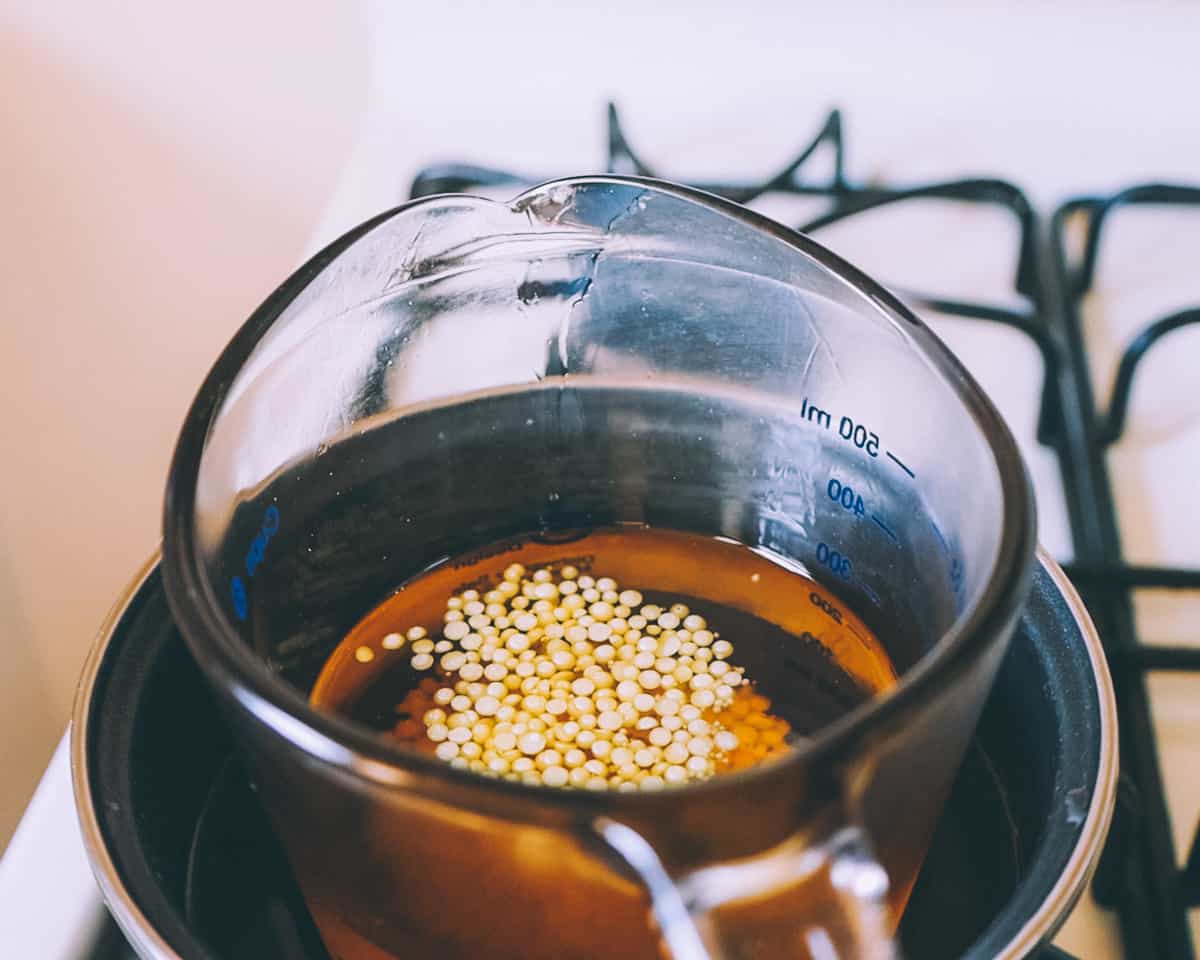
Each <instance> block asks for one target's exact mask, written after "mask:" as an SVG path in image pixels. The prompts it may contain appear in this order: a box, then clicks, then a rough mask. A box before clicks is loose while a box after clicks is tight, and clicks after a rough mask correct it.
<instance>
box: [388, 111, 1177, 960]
mask: <svg viewBox="0 0 1200 960" xmlns="http://www.w3.org/2000/svg"><path fill="white" fill-rule="evenodd" d="M823 152H824V153H827V154H831V155H832V172H831V173H829V174H827V175H825V176H823V177H819V178H813V177H811V176H806V173H807V172H808V171H809V170H810V168H811V166H812V164H811V163H810V161H811V160H812V158H814V157H815V156H817V155H818V154H820V153H823ZM845 170H846V166H845V142H844V139H843V132H842V117H841V114H840V113H839V111H837V110H834V111H832V112H831V113H830V114H829V116H828V117H827V118H826V120H825V123H824V125H823V126H822V127H821V129H820V131H819V132H818V133H817V135H816V136H815V137H814V138H813V140H812V141H811V142H810V143H809V144H808V145H807V146H806V147H805V148H804V149H803V150H802V151H801V152H800V154H799V156H797V157H796V159H795V160H793V161H792V162H791V163H789V164H788V165H787V166H785V167H784V168H783V169H782V170H780V171H779V173H777V174H776V175H775V176H772V177H769V178H768V179H766V180H765V181H762V182H760V183H734V182H699V183H693V184H692V185H693V186H695V187H698V188H699V189H702V190H706V191H709V192H711V193H715V194H719V195H720V196H723V197H726V198H728V199H730V200H735V201H737V202H739V203H749V202H751V201H754V200H757V199H759V198H761V197H764V196H766V195H768V194H792V195H798V196H805V197H818V198H827V199H828V208H827V210H826V211H825V212H824V213H823V214H822V215H820V216H818V217H816V218H815V219H809V220H807V221H806V222H803V223H798V224H794V226H795V227H796V229H798V230H800V231H801V232H804V233H817V234H819V231H820V229H821V228H822V227H826V226H829V225H831V224H833V223H836V222H838V221H842V220H845V219H847V218H850V217H854V216H855V215H856V214H860V213H864V212H866V211H868V210H872V209H875V208H878V207H882V206H885V205H888V204H901V203H905V202H906V201H913V200H922V199H930V198H934V199H939V200H945V201H954V202H960V203H963V204H974V205H985V206H992V207H996V208H1000V209H1002V210H1004V211H1007V212H1008V213H1010V214H1011V215H1012V217H1013V218H1015V220H1016V224H1017V228H1018V238H1019V239H1018V250H1017V260H1016V264H1017V268H1016V274H1015V276H1014V277H1013V278H1012V292H1013V293H1014V294H1016V296H1017V298H1018V299H1019V301H1020V304H1021V305H1020V306H1019V307H1017V308H1013V307H1012V306H1009V305H998V304H995V303H986V302H974V301H965V300H950V299H945V298H942V297H937V296H930V295H924V294H922V293H920V292H915V293H914V292H908V291H903V295H904V296H905V299H907V300H908V302H909V303H911V304H913V305H914V307H915V308H916V309H917V310H918V311H920V310H922V309H924V310H928V311H932V312H936V313H939V314H943V315H948V316H952V317H959V318H963V319H967V320H982V321H986V322H990V323H999V324H1003V325H1005V326H1007V327H1011V328H1013V329H1015V330H1018V331H1020V332H1021V333H1023V334H1025V335H1026V336H1027V337H1029V339H1030V340H1031V341H1032V342H1033V344H1034V345H1035V346H1036V348H1037V350H1038V353H1039V355H1040V357H1041V361H1042V369H1043V380H1042V385H1041V399H1040V407H1039V415H1038V424H1037V439H1038V441H1039V442H1040V443H1041V444H1043V445H1044V446H1046V447H1049V448H1050V449H1052V450H1053V451H1054V452H1055V453H1056V454H1057V459H1058V465H1059V470H1060V473H1061V479H1062V484H1063V492H1064V497H1065V500H1066V505H1067V511H1068V515H1069V518H1070V525H1071V533H1072V536H1073V539H1074V549H1075V562H1074V563H1073V564H1071V565H1070V566H1069V567H1068V573H1069V574H1070V575H1071V577H1072V578H1073V579H1074V581H1075V583H1076V584H1077V586H1078V587H1079V589H1080V592H1081V594H1082V596H1083V598H1084V600H1085V602H1086V603H1087V606H1088V608H1089V610H1090V611H1091V613H1092V616H1093V617H1094V619H1095V621H1096V625H1097V627H1098V629H1099V632H1100V635H1101V637H1102V638H1103V639H1104V644H1105V649H1106V650H1107V653H1108V658H1109V664H1110V667H1111V669H1112V673H1113V680H1114V684H1115V687H1116V694H1117V703H1118V709H1119V716H1120V735H1121V757H1122V777H1121V784H1120V790H1119V794H1118V809H1117V813H1116V816H1115V818H1114V822H1113V828H1112V832H1111V835H1110V839H1109V843H1108V847H1107V849H1106V851H1105V855H1104V858H1103V859H1102V861H1101V867H1100V870H1099V871H1098V873H1097V876H1096V880H1095V883H1094V887H1093V893H1094V895H1095V897H1096V899H1097V901H1098V902H1099V903H1100V904H1102V905H1103V906H1105V907H1107V908H1109V909H1112V910H1115V911H1116V912H1117V914H1118V916H1119V919H1120V928H1121V937H1122V940H1123V941H1124V946H1125V951H1126V955H1127V956H1129V957H1137V958H1142V957H1158V958H1163V960H1192V958H1193V957H1194V956H1195V951H1194V948H1193V945H1192V941H1191V935H1190V932H1189V929H1188V917H1187V911H1188V909H1189V908H1190V907H1193V906H1197V905H1200V828H1198V829H1197V833H1196V835H1195V836H1194V837H1193V841H1192V847H1191V851H1190V853H1189V855H1188V860H1187V865H1186V866H1185V867H1184V869H1183V870H1182V871H1180V870H1179V869H1178V867H1177V866H1176V864H1177V860H1176V855H1175V847H1174V843H1173V840H1172V837H1171V822H1170V812H1169V810H1168V807H1167V801H1166V795H1165V792H1164V787H1163V778H1162V773H1161V770H1160V768H1159V760H1158V750H1157V746H1156V742H1155V735H1154V727H1153V723H1152V720H1151V714H1150V699H1149V693H1148V690H1147V684H1146V674H1147V672H1148V671H1150V670H1173V671H1192V672H1196V671H1200V648H1195V647H1182V646H1163V645H1149V644H1145V643H1143V642H1142V641H1141V640H1140V639H1139V637H1138V634H1137V630H1136V627H1135V622H1134V616H1133V606H1132V592H1133V591H1135V590H1140V589H1162V590H1200V570H1187V569H1181V568H1175V567H1146V566H1133V565H1130V564H1127V563H1125V562H1124V561H1123V560H1122V559H1121V557H1122V554H1121V546H1120V537H1119V533H1118V529H1119V528H1118V517H1117V510H1116V504H1115V501H1114V498H1113V495H1112V489H1111V484H1110V480H1109V475H1108V467H1107V464H1106V458H1105V453H1106V450H1107V448H1108V447H1109V446H1111V445H1112V444H1114V443H1118V442H1120V439H1121V436H1122V432H1123V429H1124V425H1125V418H1126V413H1127V411H1128V407H1129V399H1130V391H1131V386H1132V383H1133V378H1134V376H1135V374H1136V372H1137V370H1138V367H1139V364H1140V361H1141V360H1142V358H1143V357H1144V356H1145V355H1146V353H1147V351H1149V350H1151V349H1152V348H1153V347H1154V346H1155V345H1156V344H1157V343H1158V342H1160V341H1161V340H1162V339H1163V338H1164V337H1167V336H1169V334H1171V333H1172V332H1174V331H1176V330H1178V329H1180V328H1182V327H1185V326H1187V325H1190V324H1196V323H1200V307H1195V308H1191V309H1187V310H1182V311H1179V312H1176V313H1173V314H1171V315H1170V316H1167V317H1163V318H1161V319H1157V320H1153V321H1151V322H1149V323H1147V325H1146V326H1145V327H1144V328H1143V329H1142V331H1141V333H1140V334H1139V335H1138V336H1136V337H1135V338H1134V339H1133V340H1132V341H1131V342H1130V343H1129V345H1128V347H1127V348H1126V350H1125V352H1124V355H1123V356H1122V358H1121V362H1120V364H1119V366H1118V372H1117V377H1116V380H1115V383H1114V387H1113V391H1112V396H1111V398H1110V399H1109V402H1108V405H1107V407H1106V409H1103V410H1101V409H1100V408H1098V407H1097V404H1096V399H1095V396H1094V394H1093V390H1092V384H1091V377H1090V375H1089V372H1088V346H1087V344H1086V342H1085V339H1084V336H1083V329H1082V323H1081V317H1080V302H1081V299H1082V298H1083V296H1084V295H1085V294H1086V293H1087V292H1088V291H1089V289H1091V287H1092V284H1093V281H1094V279H1095V275H1096V269H1097V262H1098V251H1099V249H1100V241H1101V237H1102V234H1103V231H1104V227H1105V225H1106V223H1108V222H1109V220H1110V215H1111V214H1112V213H1113V212H1114V211H1115V210H1116V209H1118V208H1119V207H1121V206H1124V205H1130V204H1141V205H1152V204H1158V205H1175V206H1180V205H1186V206H1193V207H1200V188H1197V187H1189V186H1178V185H1171V184H1149V185H1144V186H1135V187H1131V188H1129V189H1127V190H1123V191H1121V192H1119V193H1116V194H1113V195H1112V196H1110V197H1083V198H1079V199H1075V200H1071V201H1069V202H1067V203H1066V204H1064V205H1063V206H1062V207H1061V208H1059V209H1058V210H1057V211H1055V213H1054V215H1053V216H1052V217H1051V219H1050V223H1049V229H1048V230H1043V229H1042V225H1041V223H1040V221H1039V217H1038V215H1037V213H1036V211H1035V210H1034V209H1033V207H1032V205H1031V204H1030V202H1029V201H1028V199H1027V198H1026V197H1025V195H1024V193H1022V191H1021V190H1020V189H1019V188H1017V187H1016V186H1014V185H1013V184H1011V183H1009V182H1007V181H1005V180H1000V179H994V178H968V179H960V180H947V181H944V182H939V183H928V184H922V185H917V186H904V187H889V186H879V185H875V184H870V185H868V184H857V183H852V182H851V181H850V180H849V179H848V178H847V176H846V172H845ZM607 171H608V172H610V173H617V174H637V175H641V176H648V177H655V176H658V174H657V173H656V171H655V170H654V169H653V168H652V167H650V166H649V165H648V164H647V163H645V162H644V161H643V160H642V159H641V158H640V157H639V156H638V154H637V153H636V152H635V151H634V150H633V148H632V147H631V146H630V144H629V142H628V140H627V139H626V136H625V134H624V132H623V130H622V128H621V123H620V118H619V116H618V114H617V111H616V108H615V107H614V106H613V105H611V104H610V105H609V107H608V162H607ZM548 179H551V176H550V175H545V176H523V175H520V174H517V173H512V172H508V171H504V170H498V169H492V168H487V167H477V166H469V165H461V164H444V165H438V166H432V167H429V168H426V169H425V170H423V171H421V173H419V174H418V175H417V177H416V178H415V179H414V181H413V183H412V187H411V195H412V196H413V197H421V196H428V195H430V194H434V193H445V192H470V191H478V190H480V189H489V188H510V187H511V188H512V189H513V190H514V191H515V190H518V189H521V188H523V187H528V186H532V185H534V184H536V183H539V182H541V181H543V180H548ZM1078 217H1083V218H1085V220H1086V239H1085V243H1084V248H1083V254H1082V257H1081V258H1080V259H1079V262H1073V261H1072V259H1071V257H1070V256H1069V254H1068V252H1067V250H1068V248H1067V244H1066V235H1065V231H1066V225H1067V221H1068V219H1071V218H1078ZM1044 956H1065V955H1064V954H1062V952H1061V951H1058V950H1054V949H1053V948H1051V949H1050V950H1049V951H1045V952H1044Z"/></svg>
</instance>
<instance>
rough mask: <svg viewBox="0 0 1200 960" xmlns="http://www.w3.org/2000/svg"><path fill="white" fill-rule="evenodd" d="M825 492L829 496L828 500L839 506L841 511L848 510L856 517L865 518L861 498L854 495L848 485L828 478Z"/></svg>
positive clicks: (852, 489) (864, 508)
mask: <svg viewBox="0 0 1200 960" xmlns="http://www.w3.org/2000/svg"><path fill="white" fill-rule="evenodd" d="M825 492H826V493H828V494H829V499H830V500H832V501H833V502H834V503H837V504H839V505H840V506H841V507H842V509H844V510H849V511H850V512H851V513H853V514H854V515H855V516H856V517H864V516H866V514H867V508H866V506H865V505H864V504H863V498H862V497H861V496H859V495H858V494H857V493H855V492H854V488H853V487H851V486H850V485H849V484H845V483H842V481H841V480H839V479H838V478H837V477H830V478H829V485H828V486H826V488H825Z"/></svg>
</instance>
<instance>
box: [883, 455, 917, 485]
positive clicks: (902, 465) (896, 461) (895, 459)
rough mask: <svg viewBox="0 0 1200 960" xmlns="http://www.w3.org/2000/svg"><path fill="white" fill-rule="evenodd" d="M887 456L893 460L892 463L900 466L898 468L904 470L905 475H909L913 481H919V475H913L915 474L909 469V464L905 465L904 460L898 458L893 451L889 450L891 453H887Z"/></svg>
mask: <svg viewBox="0 0 1200 960" xmlns="http://www.w3.org/2000/svg"><path fill="white" fill-rule="evenodd" d="M887 455H888V456H889V457H890V458H891V460H892V463H894V464H895V465H896V466H898V467H899V468H900V469H901V470H903V471H904V472H905V473H907V474H908V475H909V477H910V478H911V479H913V480H916V479H917V475H916V474H915V473H913V472H912V471H911V470H910V469H909V468H908V464H907V463H905V462H904V461H903V460H901V459H900V458H899V457H898V456H896V455H895V454H894V453H892V451H891V450H889V451H888V452H887Z"/></svg>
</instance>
